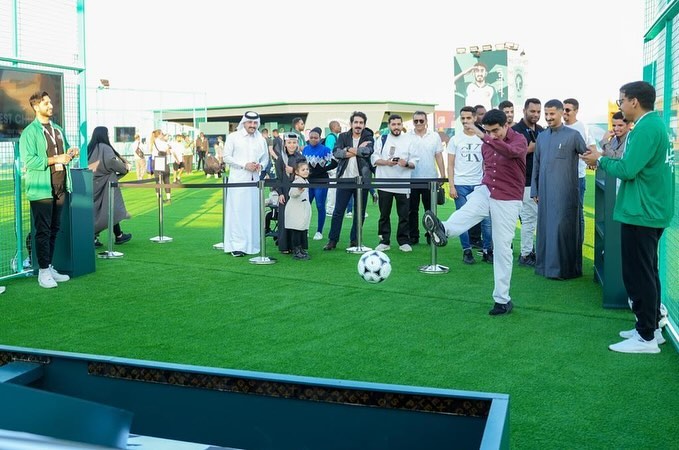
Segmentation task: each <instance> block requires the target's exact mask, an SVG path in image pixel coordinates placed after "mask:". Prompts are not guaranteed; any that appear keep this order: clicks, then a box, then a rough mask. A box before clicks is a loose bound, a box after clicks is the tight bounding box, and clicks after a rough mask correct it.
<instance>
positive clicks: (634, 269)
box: [620, 223, 664, 341]
mask: <svg viewBox="0 0 679 450" xmlns="http://www.w3.org/2000/svg"><path fill="white" fill-rule="evenodd" d="M663 231H664V230H663V229H662V228H649V227H642V226H638V225H629V224H626V223H623V224H621V226H620V256H621V260H622V281H623V283H624V284H625V289H626V290H627V295H628V296H629V298H630V299H632V311H634V314H635V315H636V316H637V323H636V329H637V332H638V333H639V335H640V336H641V337H642V338H644V339H646V340H647V341H648V340H651V339H653V333H654V331H655V329H656V328H658V321H659V320H660V292H661V291H660V275H659V274H658V242H659V241H660V237H661V236H662V234H663Z"/></svg>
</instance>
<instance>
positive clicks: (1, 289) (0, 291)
mask: <svg viewBox="0 0 679 450" xmlns="http://www.w3.org/2000/svg"><path fill="white" fill-rule="evenodd" d="M3 292H5V286H0V294H2V293H3Z"/></svg>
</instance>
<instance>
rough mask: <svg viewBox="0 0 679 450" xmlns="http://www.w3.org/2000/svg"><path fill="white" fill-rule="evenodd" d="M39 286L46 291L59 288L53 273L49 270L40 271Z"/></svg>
mask: <svg viewBox="0 0 679 450" xmlns="http://www.w3.org/2000/svg"><path fill="white" fill-rule="evenodd" d="M38 284H39V285H40V287H44V288H45V289H51V288H55V287H57V282H56V281H54V278H52V272H51V271H50V269H49V268H47V269H40V270H38Z"/></svg>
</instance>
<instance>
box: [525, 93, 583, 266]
mask: <svg viewBox="0 0 679 450" xmlns="http://www.w3.org/2000/svg"><path fill="white" fill-rule="evenodd" d="M563 108H564V106H563V103H561V101H559V100H550V101H548V102H547V103H545V120H546V121H547V125H548V127H549V129H547V130H545V131H544V132H543V133H540V135H539V136H538V138H537V141H536V145H535V153H534V155H533V179H532V180H531V193H530V195H531V197H532V198H533V199H534V200H535V202H536V203H537V204H538V230H537V249H536V261H535V273H537V274H538V275H542V276H544V277H547V278H552V279H559V280H565V279H568V278H576V277H580V276H582V228H581V227H580V217H581V214H582V210H581V209H580V184H579V182H578V163H579V161H580V158H579V155H582V154H583V153H585V152H586V151H587V146H586V145H585V141H584V140H583V139H582V136H580V133H578V132H577V131H576V130H574V129H572V128H569V127H567V126H565V125H564V124H563V122H562V117H563Z"/></svg>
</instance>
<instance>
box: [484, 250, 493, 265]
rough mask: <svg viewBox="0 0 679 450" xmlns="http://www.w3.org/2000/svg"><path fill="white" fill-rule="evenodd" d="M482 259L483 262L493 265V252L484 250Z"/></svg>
mask: <svg viewBox="0 0 679 450" xmlns="http://www.w3.org/2000/svg"><path fill="white" fill-rule="evenodd" d="M482 259H483V262H487V263H490V264H493V251H492V250H484V251H483V257H482Z"/></svg>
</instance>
